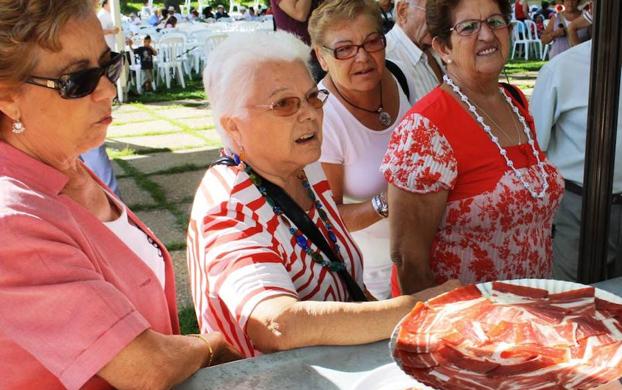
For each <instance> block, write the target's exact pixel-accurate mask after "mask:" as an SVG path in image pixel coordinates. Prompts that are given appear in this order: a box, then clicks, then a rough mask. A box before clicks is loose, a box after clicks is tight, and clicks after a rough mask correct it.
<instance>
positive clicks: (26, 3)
mask: <svg viewBox="0 0 622 390" xmlns="http://www.w3.org/2000/svg"><path fill="white" fill-rule="evenodd" d="M92 12H94V8H93V0H0V85H1V86H2V88H14V87H16V86H18V85H19V84H21V83H23V82H24V81H26V79H27V78H28V76H29V75H30V73H31V72H32V70H33V69H34V68H35V66H36V65H37V62H38V60H39V59H38V58H37V56H36V55H35V52H36V51H37V49H38V48H43V49H47V50H50V51H60V50H61V49H62V47H61V44H60V40H59V38H60V32H61V30H62V29H63V27H64V26H65V24H67V22H68V21H69V20H70V19H73V18H81V17H84V16H86V15H88V13H92Z"/></svg>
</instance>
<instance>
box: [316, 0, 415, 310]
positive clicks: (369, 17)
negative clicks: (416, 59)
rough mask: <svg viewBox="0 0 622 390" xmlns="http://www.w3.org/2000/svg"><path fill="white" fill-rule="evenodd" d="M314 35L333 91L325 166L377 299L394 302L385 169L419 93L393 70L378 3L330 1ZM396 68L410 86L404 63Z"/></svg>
mask: <svg viewBox="0 0 622 390" xmlns="http://www.w3.org/2000/svg"><path fill="white" fill-rule="evenodd" d="M309 33H310V34H311V42H312V44H313V48H314V50H315V53H316V55H317V57H318V60H319V61H320V64H321V65H322V69H324V71H326V72H327V74H326V77H324V79H322V80H321V81H320V82H319V83H318V88H320V89H322V88H326V89H327V90H328V91H329V92H330V93H331V95H330V96H329V97H328V100H327V101H326V105H325V107H324V125H323V135H324V138H323V142H322V155H321V157H320V161H321V163H322V167H323V169H324V172H325V174H326V177H327V178H328V182H329V183H330V187H331V190H332V195H333V200H334V201H335V203H336V204H337V208H338V209H339V213H340V215H341V217H342V218H343V221H344V222H345V224H346V226H347V227H348V230H349V231H350V232H351V233H352V235H353V237H354V239H355V241H356V243H357V245H358V246H359V247H360V248H361V249H362V253H363V257H364V259H365V262H366V263H365V270H366V271H365V273H364V280H365V284H366V286H367V287H368V289H369V290H370V291H371V293H372V294H373V295H374V296H375V297H376V298H378V299H384V298H388V297H389V293H390V289H389V287H390V283H389V279H390V278H389V277H390V274H391V257H390V253H389V225H388V220H386V217H387V216H388V215H389V210H388V209H387V207H386V206H387V204H386V199H385V191H386V189H387V183H386V181H385V180H384V177H383V176H382V174H381V173H380V172H379V171H378V168H379V167H380V163H381V162H382V157H383V156H384V153H385V152H386V150H387V145H388V143H389V139H390V138H391V133H392V132H393V129H394V128H395V126H397V124H398V123H399V121H400V118H402V117H403V116H404V115H405V114H406V112H408V109H409V108H410V106H411V105H410V102H409V101H408V96H407V92H406V90H407V89H413V87H412V86H411V85H409V84H408V82H406V83H405V85H404V86H402V85H400V82H399V79H397V78H396V77H395V76H394V74H393V73H392V69H390V68H388V67H387V66H386V63H385V45H386V41H385V37H384V35H383V34H382V19H381V17H380V12H379V9H378V4H377V3H376V2H375V1H374V0H331V1H327V2H324V3H323V4H322V5H320V6H319V7H318V8H317V9H316V10H315V11H313V13H312V14H311V18H310V19H309ZM394 65H395V68H397V71H399V72H400V73H401V77H402V78H403V81H406V76H405V73H404V72H403V71H401V69H400V68H401V67H403V65H402V64H399V65H398V63H397V62H396V63H394ZM411 81H414V80H411Z"/></svg>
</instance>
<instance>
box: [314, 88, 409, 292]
mask: <svg viewBox="0 0 622 390" xmlns="http://www.w3.org/2000/svg"><path fill="white" fill-rule="evenodd" d="M394 79H395V77H394ZM395 82H396V83H397V80H396V81H395ZM318 88H320V89H321V88H326V86H325V84H324V83H323V82H322V81H320V82H319V83H318ZM398 89H399V96H400V108H399V112H398V114H397V117H396V118H394V119H395V121H394V122H393V124H392V125H391V126H389V127H388V128H387V129H385V130H372V129H370V128H367V127H365V126H364V125H362V124H361V122H359V120H358V119H356V117H355V116H354V115H352V113H351V112H350V111H348V109H347V108H346V107H345V106H344V105H343V104H341V102H340V101H339V99H337V97H336V96H334V95H329V97H328V100H327V101H326V104H324V123H323V126H322V127H323V140H322V156H321V157H320V161H321V162H323V163H330V164H340V165H343V169H344V173H343V194H344V197H347V198H348V199H344V203H351V202H352V201H355V202H361V201H369V199H371V197H373V196H374V195H376V194H379V193H381V192H382V191H386V189H387V182H386V180H385V179H384V176H383V175H382V173H381V172H380V164H381V163H382V159H383V157H384V154H385V153H386V151H387V146H388V144H389V140H390V138H391V134H392V133H393V129H394V128H395V127H397V125H398V124H399V123H400V121H401V119H402V117H403V116H404V115H406V113H407V112H408V110H409V109H410V103H409V102H408V99H407V98H406V95H404V92H403V91H402V90H401V88H399V84H398ZM352 237H354V240H355V241H356V243H357V245H358V246H359V248H361V251H362V253H363V262H364V264H365V268H364V271H363V279H364V280H365V286H366V287H367V289H368V290H369V291H370V292H371V293H372V294H373V295H374V296H375V297H376V298H379V299H382V298H387V297H388V296H389V293H390V283H389V277H390V273H391V264H392V263H391V257H390V249H389V223H388V221H387V220H386V219H383V220H380V221H379V222H376V223H375V224H373V225H371V226H369V227H368V228H366V229H363V230H359V231H357V232H353V233H352Z"/></svg>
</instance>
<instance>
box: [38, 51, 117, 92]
mask: <svg viewBox="0 0 622 390" xmlns="http://www.w3.org/2000/svg"><path fill="white" fill-rule="evenodd" d="M122 69H123V55H122V54H120V53H110V61H108V62H107V63H105V64H104V65H102V66H101V67H99V68H91V69H84V70H79V71H77V72H73V73H68V74H64V75H62V76H60V77H59V78H57V79H51V78H47V77H39V76H30V78H29V79H28V80H26V82H27V83H28V84H32V85H37V86H39V87H45V88H49V89H55V90H57V91H58V94H59V95H60V97H62V98H63V99H79V98H82V97H85V96H87V95H90V94H92V93H93V91H95V88H97V85H98V84H99V80H100V79H101V77H102V76H103V75H106V77H107V78H108V80H110V82H111V83H113V84H114V83H116V82H117V80H118V79H119V76H120V75H121V70H122Z"/></svg>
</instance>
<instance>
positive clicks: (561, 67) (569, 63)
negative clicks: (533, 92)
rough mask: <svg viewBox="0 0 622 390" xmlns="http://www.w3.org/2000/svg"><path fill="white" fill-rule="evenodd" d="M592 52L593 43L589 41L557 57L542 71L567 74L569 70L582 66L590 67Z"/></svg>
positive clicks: (545, 65)
mask: <svg viewBox="0 0 622 390" xmlns="http://www.w3.org/2000/svg"><path fill="white" fill-rule="evenodd" d="M591 52H592V41H591V40H589V41H587V42H583V43H581V44H579V45H577V46H574V47H571V48H570V49H568V50H565V51H563V52H562V53H560V54H558V55H556V56H555V57H554V58H553V59H551V60H550V61H549V62H547V63H546V64H544V66H543V67H542V69H541V70H544V71H554V72H565V73H567V72H568V71H569V69H573V68H576V67H577V66H580V65H587V66H589V64H590V61H591V55H590V54H591Z"/></svg>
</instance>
